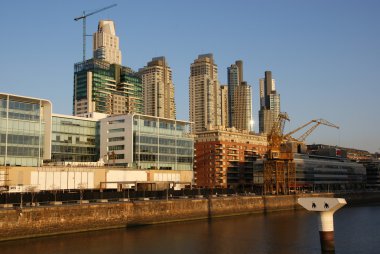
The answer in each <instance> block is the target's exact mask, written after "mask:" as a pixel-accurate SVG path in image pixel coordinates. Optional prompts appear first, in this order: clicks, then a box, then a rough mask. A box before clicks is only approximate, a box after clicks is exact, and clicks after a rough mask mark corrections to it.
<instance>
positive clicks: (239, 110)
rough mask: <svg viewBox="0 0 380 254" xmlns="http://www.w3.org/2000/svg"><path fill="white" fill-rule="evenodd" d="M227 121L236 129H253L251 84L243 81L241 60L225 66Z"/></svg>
mask: <svg viewBox="0 0 380 254" xmlns="http://www.w3.org/2000/svg"><path fill="white" fill-rule="evenodd" d="M227 79H228V106H229V108H228V122H229V126H230V127H235V128H236V129H238V130H247V131H253V117H252V91H251V86H250V85H248V84H247V82H245V81H243V80H244V79H243V61H241V60H238V61H235V64H232V65H231V66H230V67H228V68H227Z"/></svg>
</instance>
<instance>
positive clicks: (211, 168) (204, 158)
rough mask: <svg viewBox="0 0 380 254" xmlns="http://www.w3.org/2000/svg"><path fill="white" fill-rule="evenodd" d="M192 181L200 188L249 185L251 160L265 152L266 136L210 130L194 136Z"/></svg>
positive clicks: (251, 180) (251, 177)
mask: <svg viewBox="0 0 380 254" xmlns="http://www.w3.org/2000/svg"><path fill="white" fill-rule="evenodd" d="M194 146H195V162H194V172H195V182H196V184H197V186H198V187H204V188H238V187H241V186H247V185H252V183H253V162H254V161H255V160H256V158H257V157H261V156H263V155H264V154H265V153H266V150H267V141H266V136H262V135H257V134H248V133H241V132H237V131H234V132H233V131H220V130H212V131H205V132H202V133H198V134H197V136H196V138H195V145H194Z"/></svg>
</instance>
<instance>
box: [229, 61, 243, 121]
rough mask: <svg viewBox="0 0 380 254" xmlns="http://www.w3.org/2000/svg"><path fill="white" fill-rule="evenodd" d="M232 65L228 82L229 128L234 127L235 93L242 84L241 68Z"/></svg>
mask: <svg viewBox="0 0 380 254" xmlns="http://www.w3.org/2000/svg"><path fill="white" fill-rule="evenodd" d="M236 63H237V61H236V62H235V64H231V66H230V67H228V68H227V81H228V106H229V108H228V123H229V127H232V119H233V111H234V109H235V103H234V102H235V100H234V92H235V88H236V87H237V86H239V84H240V81H241V80H240V76H241V75H240V72H239V67H238V65H237V64H236Z"/></svg>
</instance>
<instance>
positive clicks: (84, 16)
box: [74, 4, 117, 63]
mask: <svg viewBox="0 0 380 254" xmlns="http://www.w3.org/2000/svg"><path fill="white" fill-rule="evenodd" d="M116 5H117V4H112V5H109V6H106V7H103V8H101V9H98V10H96V11H93V12H90V13H87V14H86V12H85V11H83V15H82V16H79V17H76V18H75V19H74V20H75V21H78V20H82V21H83V63H84V62H85V61H86V36H87V34H86V18H87V17H88V16H91V15H94V14H96V13H98V12H101V11H105V10H107V9H110V8H113V7H115V6H116Z"/></svg>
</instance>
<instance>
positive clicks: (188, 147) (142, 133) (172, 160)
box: [133, 115, 194, 170]
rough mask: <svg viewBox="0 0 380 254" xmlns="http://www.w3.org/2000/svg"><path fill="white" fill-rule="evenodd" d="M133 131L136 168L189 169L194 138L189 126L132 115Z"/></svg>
mask: <svg viewBox="0 0 380 254" xmlns="http://www.w3.org/2000/svg"><path fill="white" fill-rule="evenodd" d="M133 130H134V131H133V139H134V140H133V144H134V149H133V151H134V162H135V164H136V165H137V166H138V167H140V168H147V169H163V170H193V157H194V155H193V153H194V139H193V137H192V136H191V135H190V124H189V123H187V122H180V121H175V120H166V119H162V118H149V117H147V116H139V115H135V116H134V126H133Z"/></svg>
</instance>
